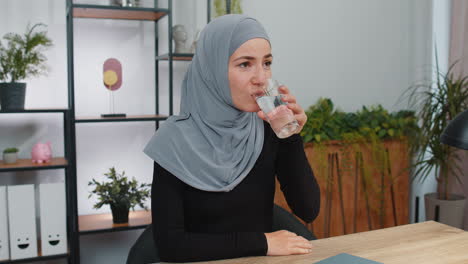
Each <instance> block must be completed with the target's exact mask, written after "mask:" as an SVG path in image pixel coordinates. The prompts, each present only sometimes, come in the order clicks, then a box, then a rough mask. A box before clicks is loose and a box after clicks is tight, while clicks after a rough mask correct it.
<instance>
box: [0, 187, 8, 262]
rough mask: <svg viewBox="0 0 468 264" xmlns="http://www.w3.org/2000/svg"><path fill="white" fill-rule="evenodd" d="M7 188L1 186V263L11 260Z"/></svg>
mask: <svg viewBox="0 0 468 264" xmlns="http://www.w3.org/2000/svg"><path fill="white" fill-rule="evenodd" d="M9 245H10V241H9V238H8V214H7V194H6V187H5V186H0V261H2V260H7V259H10V246H9Z"/></svg>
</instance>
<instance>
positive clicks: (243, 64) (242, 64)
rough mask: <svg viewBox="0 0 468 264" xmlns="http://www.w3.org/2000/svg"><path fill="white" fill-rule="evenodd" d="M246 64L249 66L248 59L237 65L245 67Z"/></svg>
mask: <svg viewBox="0 0 468 264" xmlns="http://www.w3.org/2000/svg"><path fill="white" fill-rule="evenodd" d="M248 66H249V62H248V61H246V62H243V63H241V64H239V67H241V68H247V67H248Z"/></svg>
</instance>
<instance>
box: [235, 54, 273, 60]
mask: <svg viewBox="0 0 468 264" xmlns="http://www.w3.org/2000/svg"><path fill="white" fill-rule="evenodd" d="M272 57H273V55H271V53H269V54H267V55H265V56H263V58H264V59H266V58H272ZM237 60H255V57H252V56H242V57H239V58H237V59H235V60H234V61H237Z"/></svg>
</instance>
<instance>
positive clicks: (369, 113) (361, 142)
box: [301, 98, 419, 217]
mask: <svg viewBox="0 0 468 264" xmlns="http://www.w3.org/2000/svg"><path fill="white" fill-rule="evenodd" d="M306 115H307V123H306V124H305V125H304V127H303V129H302V131H301V136H302V137H303V140H304V142H311V143H314V144H313V148H314V149H316V152H315V154H314V155H315V156H314V163H315V165H316V166H315V168H317V170H316V173H317V175H318V176H319V177H322V178H323V179H324V180H325V181H326V182H330V181H334V179H331V178H329V177H330V172H331V171H333V164H332V163H333V162H332V161H331V160H330V157H331V156H330V155H331V154H330V152H329V149H328V147H327V141H332V140H336V141H337V142H334V143H333V144H332V145H336V146H338V151H337V153H336V154H338V155H339V157H340V160H341V163H340V165H339V168H337V170H338V171H339V175H357V173H359V175H361V176H360V178H361V181H362V183H361V184H362V186H363V191H364V195H365V200H366V203H367V204H368V206H369V209H370V210H374V211H376V212H377V213H378V215H379V216H381V217H383V216H384V215H385V206H384V199H385V195H386V194H385V192H384V189H383V187H382V186H383V185H382V180H383V179H385V182H389V183H391V184H393V183H394V182H395V181H396V179H397V178H398V177H399V176H400V175H401V173H402V171H396V172H393V173H392V172H391V168H392V165H391V161H390V159H389V150H388V147H386V146H385V145H384V141H385V140H392V139H395V140H401V141H403V144H402V146H405V147H403V148H402V149H401V151H403V152H405V151H408V149H407V148H406V143H411V142H413V141H414V139H415V138H416V137H417V135H418V132H419V127H418V126H417V120H416V116H415V113H414V112H412V111H407V110H402V111H398V112H393V113H389V112H388V111H387V110H385V109H384V108H383V107H382V106H381V105H377V106H370V107H366V106H363V107H362V109H361V110H359V111H356V112H350V113H346V112H343V111H340V110H338V109H336V108H335V105H334V104H333V102H332V100H331V99H328V98H320V99H319V100H318V101H317V103H316V104H314V105H312V106H310V107H309V109H308V110H307V111H306ZM332 159H333V158H332ZM339 192H340V195H341V194H342V190H339Z"/></svg>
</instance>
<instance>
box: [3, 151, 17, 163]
mask: <svg viewBox="0 0 468 264" xmlns="http://www.w3.org/2000/svg"><path fill="white" fill-rule="evenodd" d="M18 152H19V150H18V149H17V148H6V149H5V150H3V162H4V163H5V164H14V163H16V161H17V160H18Z"/></svg>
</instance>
